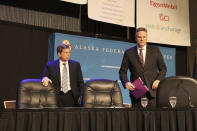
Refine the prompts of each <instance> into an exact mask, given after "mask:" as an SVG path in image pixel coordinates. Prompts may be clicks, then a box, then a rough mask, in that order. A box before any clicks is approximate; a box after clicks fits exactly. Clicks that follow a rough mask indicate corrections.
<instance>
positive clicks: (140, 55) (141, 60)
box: [139, 49, 144, 67]
mask: <svg viewBox="0 0 197 131" xmlns="http://www.w3.org/2000/svg"><path fill="white" fill-rule="evenodd" d="M142 50H143V49H139V51H140V53H139V57H140V62H141V64H142V67H144V60H143V52H142Z"/></svg>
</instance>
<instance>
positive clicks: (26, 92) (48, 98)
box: [17, 79, 57, 109]
mask: <svg viewBox="0 0 197 131" xmlns="http://www.w3.org/2000/svg"><path fill="white" fill-rule="evenodd" d="M50 107H57V99H56V92H55V90H54V88H53V87H52V85H51V84H49V85H48V86H47V87H44V86H43V85H42V82H41V80H40V79H25V80H23V81H21V83H20V87H19V88H18V95H17V108H19V109H24V108H50Z"/></svg>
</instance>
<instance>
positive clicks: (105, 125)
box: [0, 108, 197, 131]
mask: <svg viewBox="0 0 197 131" xmlns="http://www.w3.org/2000/svg"><path fill="white" fill-rule="evenodd" d="M0 131H197V109H195V108H193V109H191V108H182V109H133V108H58V109H15V110H3V111H1V112H0Z"/></svg>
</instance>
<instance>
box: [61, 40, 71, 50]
mask: <svg viewBox="0 0 197 131" xmlns="http://www.w3.org/2000/svg"><path fill="white" fill-rule="evenodd" d="M62 44H65V45H67V46H69V48H70V52H71V51H72V46H71V44H70V42H69V41H68V40H63V41H62Z"/></svg>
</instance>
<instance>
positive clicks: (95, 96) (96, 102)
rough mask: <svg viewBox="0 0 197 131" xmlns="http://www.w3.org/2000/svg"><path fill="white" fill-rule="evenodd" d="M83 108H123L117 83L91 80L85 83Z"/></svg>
mask: <svg viewBox="0 0 197 131" xmlns="http://www.w3.org/2000/svg"><path fill="white" fill-rule="evenodd" d="M82 103H83V106H84V107H87V108H94V107H123V100H122V94H121V90H120V87H119V85H118V83H117V81H112V80H106V79H92V80H89V81H87V82H86V83H85V88H84V94H83V102H82Z"/></svg>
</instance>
